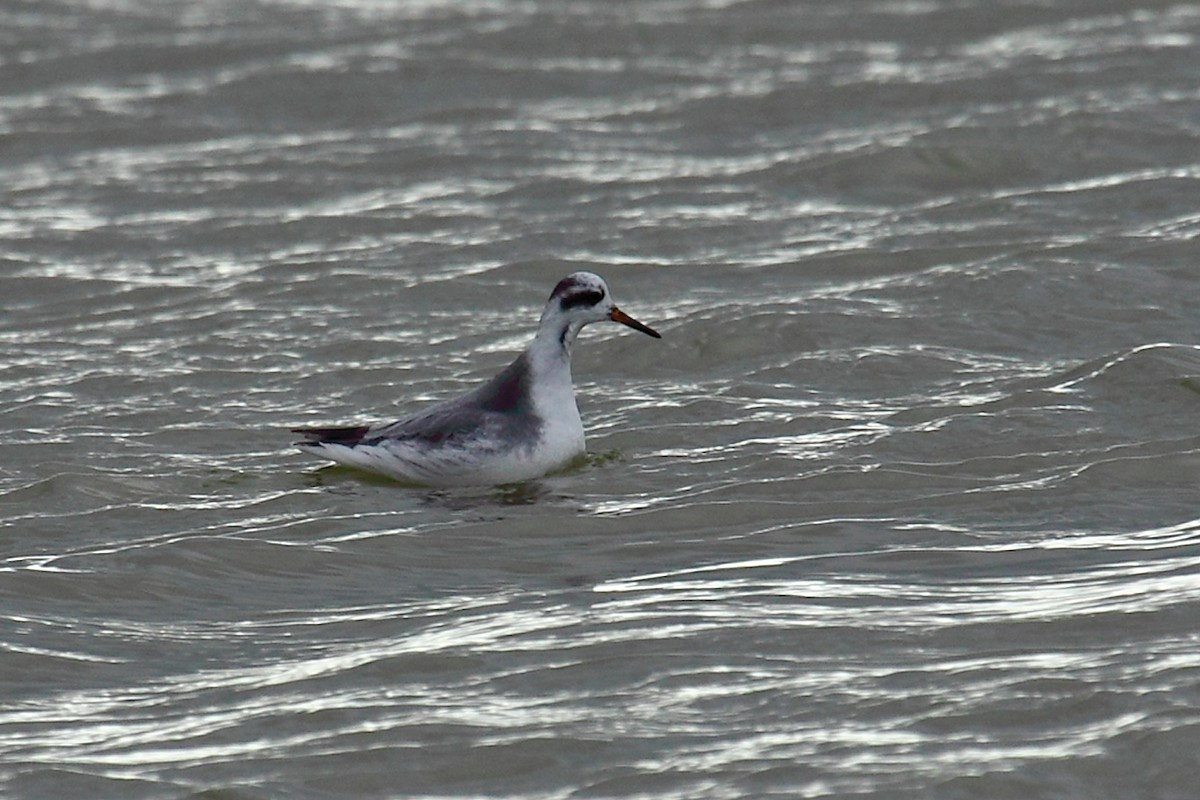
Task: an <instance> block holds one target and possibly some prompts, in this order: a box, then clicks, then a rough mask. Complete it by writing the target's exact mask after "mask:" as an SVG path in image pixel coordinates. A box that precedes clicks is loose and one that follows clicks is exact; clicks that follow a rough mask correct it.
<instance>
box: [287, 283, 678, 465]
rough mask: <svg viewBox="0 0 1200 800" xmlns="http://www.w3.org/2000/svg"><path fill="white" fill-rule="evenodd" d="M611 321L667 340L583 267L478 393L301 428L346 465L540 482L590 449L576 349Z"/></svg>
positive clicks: (309, 446) (312, 449) (320, 450)
mask: <svg viewBox="0 0 1200 800" xmlns="http://www.w3.org/2000/svg"><path fill="white" fill-rule="evenodd" d="M604 320H610V321H612V322H620V323H621V324H623V325H628V326H629V327H631V328H633V329H634V330H638V331H641V332H642V333H645V334H648V335H650V336H653V337H654V338H655V339H661V338H662V336H660V335H659V334H658V332H657V331H655V330H654V329H652V328H650V327H649V326H647V325H643V324H642V323H640V322H638V321H637V320H636V319H634V318H633V317H631V316H629V315H628V314H626V313H625V312H624V311H622V310H620V309H619V308H617V306H616V305H615V304H614V303H613V300H612V297H611V295H610V294H609V291H608V285H607V284H606V283H605V282H604V279H603V278H601V277H600V276H599V275H596V274H595V273H592V272H575V273H573V274H571V275H568V276H567V277H565V278H563V279H562V280H561V281H559V282H558V285H556V286H555V287H554V291H553V292H551V293H550V299H549V300H547V301H546V307H545V309H544V310H543V311H542V317H541V321H540V322H539V323H538V329H537V333H536V334H535V335H534V337H533V341H532V342H530V343H529V346H528V347H526V348H525V350H524V351H523V352H522V353H521V354H520V355H519V356H517V358H516V360H515V361H513V362H512V363H511V364H509V365H508V366H507V367H506V368H505V369H504V370H502V371H501V372H500V374H498V375H496V377H494V378H492V379H491V380H490V381H488V382H487V383H485V384H483V385H482V386H480V387H479V388H477V389H475V390H474V391H471V392H468V393H467V394H464V395H462V396H461V397H455V398H452V399H450V400H446V401H443V402H441V403H438V404H436V405H433V406H430V407H429V408H426V409H424V410H422V411H418V412H417V413H415V414H413V415H411V416H408V417H405V418H404V419H401V420H399V421H397V422H392V423H386V424H379V425H358V426H353V427H346V428H294V429H293V433H299V434H303V436H304V441H301V442H297V443H296V444H297V446H299V447H300V448H301V449H302V450H304V451H305V452H307V453H311V454H312V455H315V456H320V457H323V458H328V459H331V460H333V461H336V462H338V463H339V464H345V465H347V466H351V467H357V468H359V469H364V470H368V471H370V472H375V473H380V474H382V475H387V476H389V477H392V478H396V479H398V480H401V481H404V482H408V483H418V484H424V485H429V486H470V485H495V484H503V483H515V482H519V481H525V480H531V479H533V478H537V477H540V476H542V475H545V474H547V473H549V472H553V471H555V470H557V469H560V468H562V467H564V466H566V465H567V464H568V463H570V462H571V461H572V460H574V459H575V458H577V457H578V456H580V455H581V454H583V452H584V433H583V422H582V420H581V419H580V418H579V406H578V405H577V404H576V402H575V387H574V384H573V383H572V381H571V347H572V345H574V343H575V337H576V336H578V335H579V332H580V331H581V330H582V329H583V327H584V326H585V325H590V324H591V323H593V322H602V321H604Z"/></svg>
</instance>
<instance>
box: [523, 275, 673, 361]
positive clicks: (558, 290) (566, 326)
mask: <svg viewBox="0 0 1200 800" xmlns="http://www.w3.org/2000/svg"><path fill="white" fill-rule="evenodd" d="M604 320H612V321H613V322H620V323H621V324H623V325H628V326H629V327H631V328H633V329H634V330H638V331H641V332H642V333H645V334H648V335H650V336H653V337H654V338H655V339H661V338H662V336H660V335H659V334H658V332H657V331H655V330H654V329H652V328H650V327H649V326H647V325H643V324H642V323H640V322H638V321H637V320H636V319H634V318H633V317H631V316H629V315H628V314H626V313H625V312H624V311H622V310H621V309H619V308H617V306H616V304H615V303H614V302H613V301H612V297H611V296H610V295H609V293H608V285H607V284H606V283H605V282H604V279H603V278H601V277H600V276H599V275H597V274H596V273H594V272H573V273H571V274H570V275H568V276H567V277H565V278H563V279H562V280H561V281H559V282H558V285H557V286H555V287H554V291H553V292H551V293H550V299H549V300H548V301H546V308H545V310H544V311H542V321H541V323H540V326H539V328H538V336H542V335H545V334H547V333H549V334H551V335H553V336H555V337H557V338H558V340H559V342H560V344H561V345H562V346H563V348H565V349H567V350H569V349H570V347H571V344H572V343H573V342H574V341H575V337H576V336H577V335H579V331H580V330H582V328H583V326H584V325H587V324H588V323H591V322H603V321H604Z"/></svg>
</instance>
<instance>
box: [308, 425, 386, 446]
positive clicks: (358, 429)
mask: <svg viewBox="0 0 1200 800" xmlns="http://www.w3.org/2000/svg"><path fill="white" fill-rule="evenodd" d="M370 429H371V428H370V426H369V425H356V426H354V427H350V428H292V433H298V434H300V435H301V436H303V437H304V441H302V442H296V444H299V445H306V444H344V445H346V446H347V447H353V446H354V445H356V444H358V443H359V442H361V441H362V440H363V437H364V436H366V435H367V431H369V430H370Z"/></svg>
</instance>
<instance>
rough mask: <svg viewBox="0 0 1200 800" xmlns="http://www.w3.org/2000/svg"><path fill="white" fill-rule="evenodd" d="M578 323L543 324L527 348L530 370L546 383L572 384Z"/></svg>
mask: <svg viewBox="0 0 1200 800" xmlns="http://www.w3.org/2000/svg"><path fill="white" fill-rule="evenodd" d="M579 328H580V326H578V325H565V324H564V325H543V326H542V327H541V328H539V329H538V332H537V335H536V336H534V337H533V341H532V342H530V344H529V348H528V349H527V351H526V353H527V357H528V359H529V368H530V370H531V371H532V372H533V373H534V374H535V375H537V376H538V378H539V379H540V380H541V381H543V382H545V384H546V385H550V384H554V383H565V384H566V385H567V386H570V385H571V346H572V345H573V344H574V343H575V337H576V336H578V335H579Z"/></svg>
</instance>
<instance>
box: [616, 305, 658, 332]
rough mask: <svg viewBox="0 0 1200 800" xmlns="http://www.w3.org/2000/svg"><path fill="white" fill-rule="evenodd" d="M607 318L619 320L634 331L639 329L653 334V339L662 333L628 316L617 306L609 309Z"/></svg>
mask: <svg viewBox="0 0 1200 800" xmlns="http://www.w3.org/2000/svg"><path fill="white" fill-rule="evenodd" d="M608 318H609V319H611V320H612V321H613V322H619V323H621V324H622V325H628V326H629V327H631V328H633V329H634V330H635V331H641V332H642V333H645V334H648V335H650V336H653V337H654V338H655V339H661V338H662V334H660V333H659V332H658V331H656V330H654V329H653V328H651V327H650V326H649V325H643V324H642V323H640V322H638V321H637V320H636V319H634V318H633V317H631V316H629V315H628V314H626V313H625V312H624V311H622V310H621V309H619V308H614V309H613V310H612V311H610V312H609V314H608Z"/></svg>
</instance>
